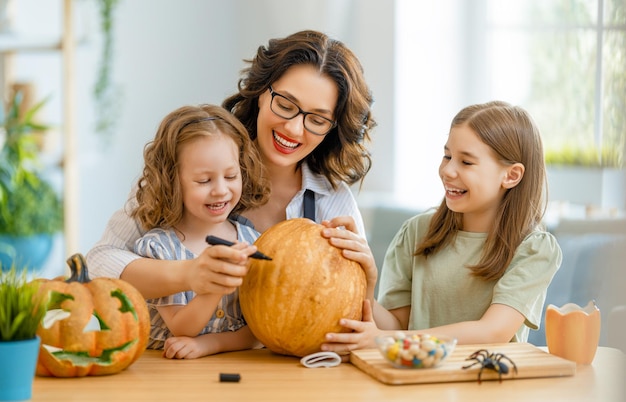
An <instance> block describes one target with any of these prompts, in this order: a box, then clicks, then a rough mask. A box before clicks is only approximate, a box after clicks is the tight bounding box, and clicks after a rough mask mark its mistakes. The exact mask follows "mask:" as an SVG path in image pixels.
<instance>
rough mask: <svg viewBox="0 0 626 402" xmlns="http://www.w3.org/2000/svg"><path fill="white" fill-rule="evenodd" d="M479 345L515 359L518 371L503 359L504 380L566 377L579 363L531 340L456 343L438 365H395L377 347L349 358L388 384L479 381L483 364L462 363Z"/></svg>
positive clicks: (488, 376) (491, 375)
mask: <svg viewBox="0 0 626 402" xmlns="http://www.w3.org/2000/svg"><path fill="white" fill-rule="evenodd" d="M479 349H487V350H489V352H490V353H496V352H499V353H503V354H505V355H506V356H507V357H509V358H510V359H511V360H513V361H514V362H515V364H516V365H517V374H516V373H515V372H514V371H513V368H512V365H511V364H510V363H509V362H508V361H506V359H504V360H502V361H503V362H504V363H506V364H507V365H508V366H509V373H508V374H507V375H502V380H511V379H516V378H536V377H563V376H572V375H574V374H575V373H576V363H574V362H571V361H569V360H565V359H562V358H560V357H558V356H554V355H551V354H549V353H547V352H545V351H543V350H541V349H539V348H537V347H536V346H534V345H532V344H530V343H500V344H485V345H457V347H456V348H455V349H454V352H452V355H450V356H449V357H448V358H447V359H446V360H444V361H443V362H442V363H441V364H440V365H439V366H437V367H434V368H428V369H399V368H395V367H393V366H392V365H391V364H390V363H389V362H387V360H385V359H384V358H383V356H382V355H381V354H380V351H379V350H378V349H362V350H355V351H353V352H351V354H350V362H351V363H352V364H354V365H355V366H356V367H358V368H359V369H361V370H363V371H364V372H366V373H367V374H369V375H371V376H372V377H374V378H375V379H377V380H378V381H380V382H383V383H385V384H424V383H435V382H458V381H477V379H478V371H479V370H480V365H478V364H477V365H475V366H474V367H472V368H469V369H463V368H462V367H463V366H465V365H467V364H470V363H471V362H472V361H466V360H465V359H466V358H467V357H469V356H470V355H471V354H472V353H474V352H475V351H477V350H479ZM481 379H482V380H483V381H485V380H497V379H498V373H496V372H495V371H493V370H488V369H485V370H483V373H482V377H481Z"/></svg>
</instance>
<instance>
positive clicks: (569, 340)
mask: <svg viewBox="0 0 626 402" xmlns="http://www.w3.org/2000/svg"><path fill="white" fill-rule="evenodd" d="M599 341H600V310H599V309H598V307H597V306H596V304H595V301H593V300H592V301H590V302H589V303H588V304H587V305H586V306H585V307H580V306H578V305H577V304H574V303H567V304H565V305H564V306H563V307H560V308H559V307H556V306H554V305H552V304H550V305H549V306H548V307H547V309H546V343H547V344H548V350H549V351H550V353H551V354H553V355H556V356H559V357H562V358H564V359H567V360H571V361H575V362H576V363H581V364H590V363H591V362H592V361H593V358H594V356H595V355H596V350H597V349H598V342H599Z"/></svg>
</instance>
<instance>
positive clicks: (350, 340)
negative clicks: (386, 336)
mask: <svg viewBox="0 0 626 402" xmlns="http://www.w3.org/2000/svg"><path fill="white" fill-rule="evenodd" d="M339 324H341V326H343V327H344V328H347V329H349V330H352V331H353V332H349V333H345V332H331V333H328V334H326V341H327V343H323V344H322V346H321V349H322V350H323V351H326V352H335V353H337V354H340V355H345V354H348V353H350V351H351V350H356V349H367V348H374V347H376V341H375V339H376V337H377V336H379V335H382V334H383V331H381V330H379V329H378V328H377V327H376V323H375V322H374V317H373V314H372V306H371V304H370V302H369V300H365V301H364V302H363V321H357V320H349V319H346V318H342V319H341V320H340V321H339Z"/></svg>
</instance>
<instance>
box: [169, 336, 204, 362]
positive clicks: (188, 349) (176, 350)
mask: <svg viewBox="0 0 626 402" xmlns="http://www.w3.org/2000/svg"><path fill="white" fill-rule="evenodd" d="M213 353H214V352H212V351H211V350H210V347H209V345H208V344H207V343H206V342H203V341H202V338H200V337H189V336H173V337H171V338H167V339H166V340H165V345H164V346H163V357H166V358H168V359H197V358H199V357H202V356H206V355H209V354H213Z"/></svg>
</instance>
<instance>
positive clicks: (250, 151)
mask: <svg viewBox="0 0 626 402" xmlns="http://www.w3.org/2000/svg"><path fill="white" fill-rule="evenodd" d="M215 135H226V136H228V137H229V138H231V139H232V140H233V141H234V142H235V144H236V145H237V149H239V164H240V165H241V176H242V192H241V199H240V200H239V203H238V204H237V205H236V206H235V208H234V209H233V211H232V213H239V212H241V211H242V210H244V209H248V208H256V207H259V206H261V205H263V204H265V203H266V202H267V200H268V199H269V194H270V190H269V182H268V181H267V178H266V175H265V173H264V169H263V163H262V162H261V158H260V156H259V153H258V151H257V148H256V146H255V145H254V144H253V142H252V141H251V140H250V137H249V136H248V133H247V131H246V128H245V127H244V126H243V125H242V124H241V122H240V121H239V120H237V119H236V118H235V117H234V116H233V115H232V114H230V113H229V112H228V111H227V110H225V109H224V108H222V107H220V106H215V105H200V106H183V107H181V108H178V109H176V110H174V111H173V112H171V113H170V114H168V115H167V116H166V117H165V118H164V119H163V121H162V122H161V124H160V126H159V129H158V131H157V133H156V136H155V138H154V140H153V141H151V142H149V143H148V144H146V146H145V147H144V151H143V157H144V168H143V173H142V175H141V177H140V178H139V180H138V182H137V186H138V189H137V193H136V197H137V203H138V206H137V207H136V208H135V209H133V210H132V211H131V215H132V216H133V217H134V218H136V219H138V220H139V222H140V224H141V226H142V227H143V228H144V229H146V230H150V229H152V228H155V227H160V228H165V229H169V228H173V227H175V226H176V224H177V223H178V222H180V220H181V219H182V215H183V194H182V188H181V185H180V178H179V164H180V161H179V159H178V156H179V153H180V150H181V148H182V146H183V145H184V144H185V143H187V142H189V141H193V140H195V139H197V138H199V137H204V136H215Z"/></svg>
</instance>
